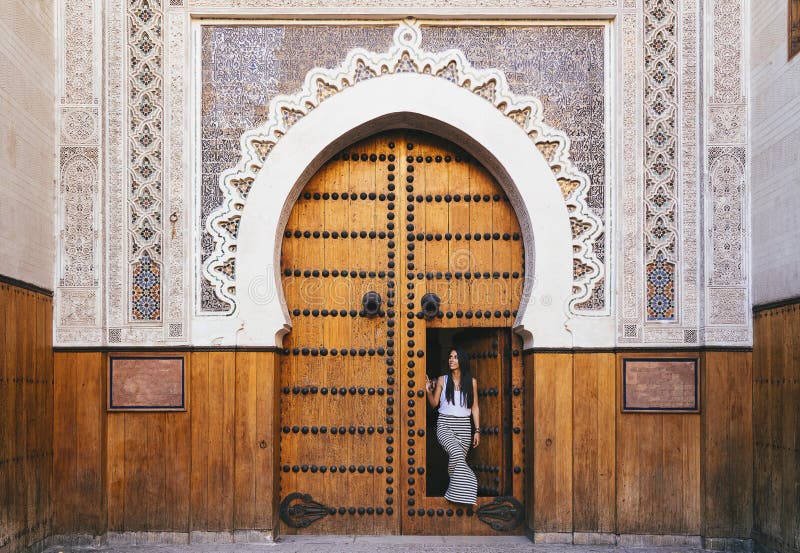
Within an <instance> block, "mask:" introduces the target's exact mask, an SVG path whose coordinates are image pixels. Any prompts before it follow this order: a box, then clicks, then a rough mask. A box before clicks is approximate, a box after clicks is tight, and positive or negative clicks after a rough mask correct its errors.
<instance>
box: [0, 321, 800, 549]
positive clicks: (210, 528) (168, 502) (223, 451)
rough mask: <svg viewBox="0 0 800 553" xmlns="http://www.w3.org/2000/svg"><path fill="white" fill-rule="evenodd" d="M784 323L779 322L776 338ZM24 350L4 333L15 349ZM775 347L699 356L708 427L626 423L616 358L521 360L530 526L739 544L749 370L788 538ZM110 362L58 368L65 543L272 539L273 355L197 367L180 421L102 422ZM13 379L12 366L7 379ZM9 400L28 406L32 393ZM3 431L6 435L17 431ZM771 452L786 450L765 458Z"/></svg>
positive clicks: (212, 358) (58, 466)
mask: <svg viewBox="0 0 800 553" xmlns="http://www.w3.org/2000/svg"><path fill="white" fill-rule="evenodd" d="M771 324H772V323H771ZM788 324H789V322H784V321H781V322H775V323H774V324H772V327H771V331H775V332H778V331H779V330H780V327H781V325H788ZM759 332H761V334H758V336H761V337H762V338H763V336H762V334H763V329H762V330H761V331H759ZM9 336H13V337H12V338H9ZM18 339H19V340H22V339H21V338H18V337H17V336H16V335H15V334H14V333H13V332H11V333H6V340H14V341H16V340H18ZM15 343H16V342H15ZM24 347H29V346H24ZM783 347H788V346H781V348H783ZM781 348H777V346H776V347H773V348H772V349H770V350H768V351H764V350H763V348H761V349H760V350H758V352H757V353H758V355H757V360H756V363H755V366H754V367H753V368H752V369H751V366H750V359H749V353H748V352H736V353H732V352H707V353H704V354H703V356H702V358H701V375H703V387H702V389H704V390H705V392H704V398H703V410H702V413H701V414H699V415H698V414H669V415H663V414H650V413H648V414H638V413H637V414H627V413H626V414H622V413H621V412H620V410H619V403H618V402H619V381H618V379H619V376H620V371H619V362H620V359H621V357H622V354H618V355H615V354H612V353H574V354H572V353H535V354H533V355H526V356H525V398H526V407H525V409H526V411H525V413H526V414H525V417H526V421H528V422H527V424H526V425H525V429H524V431H525V436H526V444H528V447H526V455H527V462H526V467H525V474H526V482H527V483H526V496H527V500H528V504H529V505H532V508H531V509H530V510H529V512H528V517H527V519H526V520H527V524H528V527H529V528H530V529H531V530H532V531H534V532H539V533H551V532H573V531H574V532H607V533H622V534H682V535H700V534H701V533H705V534H706V535H708V536H714V535H718V536H720V537H729V536H731V535H737V536H738V535H741V536H746V535H747V531H748V521H749V516H750V515H749V514H748V508H749V507H748V500H747V499H748V497H749V493H750V492H749V491H748V488H747V486H748V479H747V473H748V472H749V471H750V469H749V466H750V465H749V464H748V463H750V462H752V461H748V459H749V458H748V456H747V450H748V448H749V445H748V444H749V443H750V440H752V439H753V437H752V436H751V435H750V433H749V431H748V425H747V424H746V422H747V420H748V417H749V414H748V412H749V411H748V410H749V409H750V403H749V401H748V397H749V395H750V387H749V381H750V376H749V375H750V371H751V370H753V379H754V380H753V381H754V386H755V390H754V392H753V393H754V396H755V398H756V408H755V411H754V413H753V416H754V417H755V421H756V423H755V424H756V436H755V440H756V442H757V443H758V444H761V445H757V454H756V456H755V474H756V481H755V494H756V500H757V501H756V513H755V516H756V530H758V531H760V532H762V533H763V534H764V535H774V536H778V537H781V536H782V537H781V538H780V539H783V540H789V539H791V535H792V534H791V532H796V528H795V526H796V524H795V523H794V519H793V517H796V514H795V513H796V511H793V510H792V509H793V507H792V504H791V501H792V500H793V496H791V494H790V493H789V492H787V491H786V488H785V485H786V484H787V483H789V484H790V485H791V484H792V483H794V485H795V486H796V481H797V480H796V479H797V473H796V469H795V468H794V465H793V464H792V463H795V462H796V458H795V457H793V455H795V451H793V450H792V448H796V447H797V446H796V445H792V444H795V442H794V441H792V440H796V439H797V438H796V433H795V434H792V432H793V427H792V425H791V424H788V423H785V422H784V423H782V424H781V423H780V421H781V420H783V421H786V420H793V419H791V416H795V417H796V410H797V403H796V392H793V391H792V390H794V389H792V388H789V387H787V388H785V390H788V391H775V390H774V389H778V388H779V386H777V385H775V384H774V383H773V384H769V383H766V382H763V383H762V380H765V379H766V380H770V381H773V382H775V381H777V380H780V381H781V382H783V380H784V379H786V380H787V381H791V380H792V379H794V381H795V382H796V380H797V376H794V377H792V374H795V373H792V372H791V370H795V371H796V368H795V369H791V368H786V367H789V363H790V362H791V361H790V359H789V357H788V354H787V353H785V352H784V353H778V351H779V350H780V351H784V350H783V349H781ZM29 349H30V348H29ZM31 351H33V350H31ZM786 351H789V350H786ZM16 355H17V354H9V355H7V356H6V357H11V358H12V360H13V359H16V357H15V356H16ZM40 355H41V356H42V357H46V355H45V352H44V351H42V352H41V354H40ZM625 355H626V356H630V354H625ZM662 355H664V354H663V353H659V356H662ZM676 355H681V356H685V355H686V354H685V353H680V354H676ZM4 359H5V358H4ZM766 360H769V361H768V363H769V364H768V367H769V368H765V363H767V361H766ZM15 362H16V361H14V363H15ZM105 363H106V359H105V355H104V354H102V353H83V352H81V353H58V354H57V355H56V360H55V387H54V390H53V393H54V394H55V419H54V428H55V433H56V439H55V452H56V454H55V465H54V472H55V479H54V484H55V486H56V493H57V494H58V495H59V498H60V499H59V510H58V513H57V516H56V526H55V528H56V530H57V531H58V532H59V533H62V532H63V533H70V532H93V533H102V532H103V531H105V529H106V527H107V528H108V530H111V531H139V530H147V531H171V532H190V531H195V532H216V531H233V530H236V529H242V530H243V529H261V530H266V531H271V530H273V529H274V527H275V521H276V519H277V512H276V501H277V498H278V496H279V493H277V492H276V489H275V486H276V482H277V480H276V477H275V470H276V458H275V455H276V454H277V451H276V449H275V447H274V444H275V443H277V442H276V437H277V432H278V429H277V424H278V419H277V418H278V416H279V410H278V397H277V395H276V394H277V392H278V390H277V387H276V378H277V375H276V367H277V366H278V364H277V354H274V353H265V352H238V353H237V352H193V353H191V354H189V355H188V356H187V391H188V401H189V410H188V412H186V413H106V412H105V407H104V401H105V367H106V365H105ZM12 364H13V363H12ZM8 366H9V365H8V363H7V361H4V364H3V371H4V374H8ZM777 367H780V368H777ZM765 371H766V372H765ZM765 374H767V375H769V377H767V376H765ZM769 386H772V388H773V390H772V391H771V390H770V389H769ZM793 393H794V394H795V396H792V394H793ZM10 400H11V401H12V402H13V404H14V405H20V404H23V403H24V402H25V401H26V400H25V397H24V394H23V395H21V396H20V397H19V398H17V396H13V397H11V398H10ZM792 401H794V403H792ZM32 403H33V401H32ZM792 409H794V411H793V410H792ZM798 422H800V421H798ZM3 423H4V425H5V426H0V427H1V428H2V429H3V433H4V434H3V436H7V435H9V432H10V431H13V426H10V425H9V424H8V423H7V422H6V421H5V420H4V421H3ZM9 429H10V430H9ZM770 440H777V441H772V442H771V441H770ZM774 443H779V444H782V445H781V447H783V448H785V451H784V450H778V449H777V448H775V447H771V446H769V444H774ZM787 444H789V445H787ZM14 447H17V446H16V442H15V446H14ZM759 447H760V448H761V450H762V451H763V455H761V456H759V454H758V451H759V449H758V448H759ZM773 450H774V451H773ZM701 460H702V463H701ZM44 470H46V468H45V469H44ZM773 475H777V477H778V478H779V481H778V483H774V480H775V479H776V477H773ZM768 476H769V477H770V478H769V479H768V478H767V477H768ZM731 481H735V482H738V483H740V486H730V485H728V484H729V482H731ZM0 486H2V487H0V494H2V493H5V494H9V493H19V494H23V497H25V498H28V497H29V496H28V494H29V493H30V494H31V496H30V497H34V496H36V494H37V493H39V492H38V491H36V492H29V491H28V490H27V489H24V492H23V490H22V488H20V487H19V484H18V483H17V482H16V480H14V479H13V478H10V477H8V476H7V475H6V478H5V480H3V481H2V482H0ZM790 491H791V490H790ZM0 497H4V496H3V495H0ZM14 513H15V512H14V511H12V513H11V514H12V516H13V515H14ZM771 513H778V514H777V515H772V514H771ZM23 514H24V516H27V508H26V509H25V510H24V511H23V512H22V513H20V515H19V516H22V515H23ZM7 518H8V517H7ZM5 524H8V523H5ZM793 524H795V526H793Z"/></svg>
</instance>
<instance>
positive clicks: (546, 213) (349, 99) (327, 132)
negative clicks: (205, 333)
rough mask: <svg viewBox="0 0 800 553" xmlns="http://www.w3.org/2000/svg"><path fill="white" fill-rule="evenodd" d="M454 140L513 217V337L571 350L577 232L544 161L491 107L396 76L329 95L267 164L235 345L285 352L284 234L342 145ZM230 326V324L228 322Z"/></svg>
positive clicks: (256, 195)
mask: <svg viewBox="0 0 800 553" xmlns="http://www.w3.org/2000/svg"><path fill="white" fill-rule="evenodd" d="M401 127H406V128H414V129H419V130H424V131H427V132H431V133H433V134H436V135H439V136H441V137H443V138H446V139H448V140H450V141H453V142H455V143H457V144H459V145H460V146H461V147H463V148H464V149H465V150H467V151H468V152H469V153H470V154H471V155H472V156H474V157H475V158H476V159H478V160H479V161H481V163H482V164H483V165H484V166H485V167H486V168H487V169H488V170H489V171H490V172H491V173H492V174H493V175H494V177H495V178H496V179H497V180H498V182H499V183H500V185H501V186H502V187H503V189H504V190H505V192H506V194H507V195H508V197H509V199H510V200H511V204H512V206H513V207H514V210H515V211H516V214H517V218H518V219H519V223H520V227H521V229H522V233H523V240H524V244H525V252H526V256H525V263H526V267H525V272H526V279H525V284H524V288H523V296H522V300H521V303H520V306H519V310H518V315H517V319H516V321H515V324H514V330H515V331H516V332H517V333H519V334H520V335H521V336H522V337H523V340H524V344H525V347H526V348H528V347H534V346H535V347H573V345H575V344H574V341H573V339H572V333H571V331H570V330H569V328H568V325H569V321H570V319H571V318H574V316H572V315H570V312H569V307H568V304H569V300H570V296H571V292H572V284H573V267H572V260H573V256H572V232H571V228H570V221H569V215H568V212H567V208H566V205H565V203H564V198H563V195H562V192H561V189H560V188H559V185H558V183H557V181H556V178H555V176H554V174H553V171H552V170H551V168H550V166H549V165H548V163H547V161H546V160H545V158H544V157H543V155H542V154H541V153H540V152H539V150H538V149H537V148H536V146H535V144H534V143H533V142H532V141H531V140H530V138H529V137H528V135H527V134H526V133H525V131H524V130H523V129H521V128H520V126H519V125H518V124H517V123H515V122H514V121H513V120H512V119H509V118H508V117H506V116H505V115H504V114H503V113H502V112H501V111H499V110H498V109H496V108H495V107H494V106H493V105H492V104H491V103H489V102H487V101H486V100H484V99H483V98H481V97H480V96H478V95H476V94H474V93H472V92H471V91H469V90H467V89H465V88H462V87H457V86H453V84H452V83H450V82H448V81H446V80H444V79H436V78H431V77H430V76H428V75H424V74H419V73H396V74H391V75H384V76H381V77H380V78H376V79H369V80H366V81H362V82H360V83H358V85H357V86H352V87H348V88H346V89H345V90H343V91H341V92H339V93H338V94H335V95H333V96H331V97H330V98H327V99H326V101H325V102H322V103H321V104H320V105H319V106H317V107H316V108H314V109H313V110H310V111H309V113H308V114H307V115H305V116H304V117H302V118H301V119H299V120H298V121H297V122H295V123H294V124H293V126H292V127H291V131H290V132H287V133H286V134H285V135H284V136H282V137H281V140H280V141H278V142H277V143H276V144H275V145H274V147H273V148H272V151H271V152H270V154H269V156H267V157H266V159H265V160H264V163H263V166H262V167H261V169H260V171H259V172H258V175H257V176H256V178H255V181H254V182H253V183H252V187H251V188H250V191H249V194H248V197H247V202H246V204H245V206H244V208H243V210H242V212H241V222H240V227H239V229H238V241H237V247H236V263H237V265H236V298H237V303H238V309H237V313H236V314H235V315H234V317H233V319H234V320H235V321H236V345H238V346H278V347H280V346H281V343H282V338H283V336H284V335H285V334H286V333H287V332H288V331H289V330H290V328H291V320H290V317H289V312H288V310H287V308H286V302H285V299H284V296H283V289H282V286H281V274H280V252H281V246H282V241H283V229H284V227H285V225H286V221H287V220H288V217H289V214H290V212H291V209H292V207H293V205H294V203H295V201H296V200H297V197H298V196H299V194H300V192H301V191H302V189H303V187H304V186H305V184H306V183H307V182H308V180H309V179H310V178H311V177H312V176H313V175H314V174H315V173H316V172H317V170H318V169H319V168H320V167H321V166H322V164H323V163H324V162H325V161H326V160H327V159H328V158H330V156H332V155H333V154H335V153H337V152H338V151H340V150H341V149H343V148H344V147H346V146H348V145H350V144H352V143H353V142H356V141H358V140H360V139H362V138H366V137H367V136H369V135H372V134H375V133H377V132H380V131H382V130H387V129H392V128H401ZM231 322H234V321H231Z"/></svg>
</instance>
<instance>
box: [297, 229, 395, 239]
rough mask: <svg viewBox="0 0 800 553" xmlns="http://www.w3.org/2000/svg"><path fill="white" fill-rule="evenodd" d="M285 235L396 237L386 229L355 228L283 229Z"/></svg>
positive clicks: (307, 236)
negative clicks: (328, 229)
mask: <svg viewBox="0 0 800 553" xmlns="http://www.w3.org/2000/svg"><path fill="white" fill-rule="evenodd" d="M283 236H284V237H285V238H324V239H328V238H330V239H332V240H336V239H338V238H342V239H345V238H351V239H357V238H363V239H367V238H368V239H370V240H375V239H380V240H384V239H386V238H389V239H392V238H394V232H391V231H390V232H384V231H376V230H353V231H346V230H342V231H336V230H334V231H327V230H314V231H311V230H291V229H287V230H285V231H283Z"/></svg>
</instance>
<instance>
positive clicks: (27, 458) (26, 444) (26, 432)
mask: <svg viewBox="0 0 800 553" xmlns="http://www.w3.org/2000/svg"><path fill="white" fill-rule="evenodd" d="M35 305H36V294H35V293H34V292H29V291H27V290H26V291H25V293H24V296H23V311H22V313H21V315H22V316H21V317H20V318H18V319H17V324H18V325H20V326H22V328H23V333H22V342H21V344H20V348H21V353H22V359H21V361H22V362H21V365H20V369H21V376H22V381H21V384H22V412H21V413H20V423H21V424H20V425H19V427H18V434H17V435H18V436H19V437H20V438H21V440H22V443H21V452H22V458H21V460H20V461H21V469H22V473H21V476H22V478H21V479H20V482H19V485H20V490H21V492H22V493H21V496H20V499H21V500H22V501H23V503H22V510H23V513H22V514H23V518H22V520H21V521H20V522H21V524H22V531H23V532H24V536H23V537H22V539H20V542H19V543H20V544H21V545H23V544H24V545H25V546H30V545H31V541H30V540H31V534H32V531H33V524H34V521H35V520H36V498H35V495H34V482H33V480H34V478H35V473H34V459H33V453H34V449H35V447H36V445H35V439H36V404H35V401H34V399H35V398H34V394H33V386H32V380H33V373H34V354H33V351H34V347H35V342H34V341H35V339H36V307H35Z"/></svg>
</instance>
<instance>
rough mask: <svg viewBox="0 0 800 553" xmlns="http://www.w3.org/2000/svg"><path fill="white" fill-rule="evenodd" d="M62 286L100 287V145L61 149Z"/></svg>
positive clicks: (60, 281)
mask: <svg viewBox="0 0 800 553" xmlns="http://www.w3.org/2000/svg"><path fill="white" fill-rule="evenodd" d="M60 153H61V174H60V179H59V199H60V201H59V206H58V207H59V209H60V210H61V216H60V220H61V229H60V230H59V233H60V236H59V238H60V242H61V247H60V253H61V263H60V270H61V274H60V277H59V286H97V284H98V267H99V256H98V253H99V252H97V251H96V244H97V239H98V237H99V232H100V227H99V217H98V213H97V212H96V210H95V207H96V206H97V205H98V203H99V202H98V180H99V172H98V168H97V148H92V147H74V146H66V147H62V148H61V152H60Z"/></svg>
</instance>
